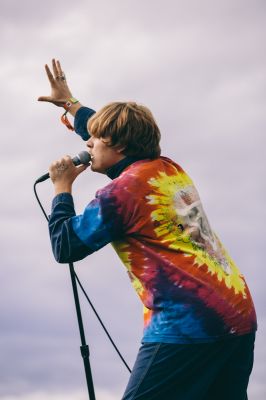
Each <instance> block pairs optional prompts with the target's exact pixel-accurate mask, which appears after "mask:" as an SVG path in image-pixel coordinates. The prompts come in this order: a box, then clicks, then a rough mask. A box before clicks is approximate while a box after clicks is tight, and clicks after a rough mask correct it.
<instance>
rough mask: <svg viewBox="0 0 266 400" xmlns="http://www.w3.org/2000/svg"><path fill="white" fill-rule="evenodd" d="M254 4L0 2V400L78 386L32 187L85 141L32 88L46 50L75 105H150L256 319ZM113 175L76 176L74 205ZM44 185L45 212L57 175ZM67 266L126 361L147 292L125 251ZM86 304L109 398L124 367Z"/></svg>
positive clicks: (74, 341) (260, 155)
mask: <svg viewBox="0 0 266 400" xmlns="http://www.w3.org/2000/svg"><path fill="white" fill-rule="evenodd" d="M264 16H265V2H264V1H261V0H252V1H251V0H245V1H243V0H241V1H240V0H236V1H234V2H231V1H229V0H226V1H223V2H221V1H213V0H208V1H207V0H203V1H201V2H200V3H199V2H198V1H196V0H194V1H192V0H190V1H189V0H188V1H186V2H184V1H174V0H172V1H170V0H166V1H161V0H155V1H152V2H151V1H146V2H137V3H136V4H134V7H133V6H132V2H130V1H127V0H126V1H125V0H124V1H122V0H116V1H112V2H111V3H110V2H106V1H103V0H101V1H97V2H96V3H95V2H92V1H78V2H76V3H75V4H74V3H73V2H72V1H71V2H70V1H69V2H68V1H67V0H64V1H62V0H58V1H57V2H55V3H53V2H51V1H50V0H47V1H46V2H36V1H34V0H31V1H30V0H25V1H23V2H17V1H13V0H8V1H7V0H6V1H5V0H3V1H2V2H1V17H0V18H1V54H2V62H1V65H0V77H1V98H2V101H3V106H2V107H3V108H2V109H3V113H2V115H1V128H2V134H1V138H0V140H1V149H2V150H3V151H2V153H3V154H2V156H1V160H0V166H1V171H2V174H1V187H2V188H3V189H2V193H1V223H2V224H1V227H2V229H1V237H0V240H1V249H2V252H1V255H2V266H3V267H2V269H1V271H0V277H1V296H2V298H3V301H2V302H0V309H1V316H2V317H1V321H2V322H1V325H2V329H1V334H0V336H1V340H0V343H1V344H0V348H1V354H2V357H1V365H0V368H1V371H2V380H1V382H0V397H1V399H4V400H11V399H12V400H13V399H15V398H16V399H17V398H18V399H22V400H24V398H27V400H35V399H36V400H39V399H40V400H41V399H42V398H51V399H52V400H54V399H56V400H60V399H61V398H63V397H64V399H68V398H75V399H80V400H82V399H83V397H84V396H86V394H85V393H83V392H82V391H80V389H79V388H80V387H82V388H84V386H85V385H84V376H83V366H82V360H81V359H80V355H79V349H78V347H79V337H78V328H77V322H76V316H75V309H74V305H73V298H72V292H71V286H70V280H69V273H68V270H67V269H66V268H65V266H61V265H57V264H56V263H55V261H54V260H53V257H52V254H51V249H50V244H49V238H48V232H47V225H46V222H45V220H44V218H43V216H42V214H41V212H40V210H39V208H38V206H37V204H36V201H35V199H34V196H33V191H32V184H33V182H34V180H35V179H36V178H37V177H38V176H40V175H42V174H43V173H45V172H46V171H47V169H48V166H49V163H50V162H51V161H53V160H54V159H57V158H59V157H61V155H63V154H71V155H75V154H76V153H78V152H79V151H80V150H82V149H83V148H84V146H85V143H84V142H82V141H81V140H79V139H78V138H77V137H75V135H73V134H72V133H70V132H68V131H66V130H65V128H64V127H63V126H62V125H61V124H60V121H59V119H60V115H61V109H59V108H56V107H53V106H52V105H50V104H44V103H38V102H37V101H36V99H37V97H38V96H40V95H45V94H49V88H48V82H47V79H46V76H45V74H44V64H45V63H47V62H49V61H50V60H51V58H52V57H58V58H60V59H61V61H62V64H63V66H64V68H65V72H66V75H67V78H68V81H69V82H70V85H71V87H72V88H73V94H74V95H75V96H76V97H77V98H79V99H80V100H81V101H82V102H83V103H84V104H86V105H89V106H92V107H95V109H99V108H100V107H101V106H102V105H104V104H105V103H106V102H109V101H112V100H117V99H119V100H125V99H132V100H136V101H138V102H141V103H144V104H146V105H148V106H149V107H150V108H151V110H152V112H153V114H154V115H155V118H156V120H157V121H158V124H159V126H160V128H161V131H162V148H163V153H164V154H165V155H168V156H170V157H172V158H174V159H175V160H176V161H177V162H178V163H180V165H181V166H182V167H183V168H184V169H185V170H186V171H187V172H188V173H189V174H190V175H191V177H192V179H193V181H194V182H195V184H196V186H197V187H198V190H199V193H200V195H201V197H202V200H203V204H204V207H205V209H206V211H207V215H208V217H209V220H210V222H211V225H212V226H213V228H214V229H215V231H217V233H218V235H219V236H220V237H221V238H222V241H223V242H224V243H225V245H226V247H228V249H229V252H230V254H232V256H233V258H234V259H235V261H236V262H237V264H238V265H239V266H240V269H241V270H242V271H243V272H244V274H245V276H246V277H247V280H248V283H249V285H250V288H251V290H252V293H253V296H254V299H255V303H256V306H257V309H258V315H259V322H260V321H261V320H262V321H263V320H264V318H265V310H264V308H265V307H264V303H265V297H264V284H263V282H264V280H265V279H264V278H265V270H264V267H263V266H264V260H263V254H264V252H263V243H264V242H263V238H264V237H265V228H264V223H263V221H264V220H265V218H264V217H265V211H264V209H265V207H264V198H265V185H263V179H262V174H263V171H264V170H265V154H264V149H265V127H266V117H265V111H264V109H265V90H264V88H265V64H266V55H265V51H264V47H265V43H264V37H265V17H264ZM107 182H108V179H107V178H106V177H104V176H101V175H97V174H93V173H91V172H90V171H87V172H86V173H84V174H82V175H81V176H80V177H79V178H78V180H77V182H75V186H74V196H75V204H76V209H77V212H82V210H83V208H84V207H85V205H86V204H87V202H88V201H89V200H90V199H91V198H93V196H94V194H95V192H96V190H97V189H98V188H100V187H103V186H104V185H105V184H106V183H107ZM38 193H39V195H40V198H41V200H42V202H43V204H44V206H45V209H46V210H47V211H48V213H49V209H50V202H51V199H52V197H53V188H52V185H51V183H50V182H49V181H47V182H45V183H43V184H42V185H39V186H38ZM76 268H77V271H78V273H79V275H80V277H81V280H82V282H84V286H85V287H86V289H87V290H88V293H89V295H90V296H91V298H92V300H93V301H94V302H95V303H96V305H97V309H99V313H100V315H102V316H103V319H104V321H106V324H107V326H108V327H110V330H111V331H112V333H113V334H114V337H115V340H116V341H117V342H118V344H119V347H121V351H122V353H123V354H125V357H126V359H127V360H128V362H129V363H130V365H132V364H133V362H134V358H135V355H136V352H137V349H138V345H139V342H140V338H141V333H142V316H141V305H140V303H139V300H138V299H137V297H136V296H135V294H134V292H133V289H132V288H131V286H130V282H129V280H128V278H127V276H126V273H125V270H124V269H123V267H122V265H121V264H120V261H119V260H118V258H117V257H116V255H115V254H113V252H112V249H111V248H110V247H109V246H108V247H106V248H105V249H102V250H101V252H99V253H95V254H93V255H92V256H90V257H89V258H87V259H86V260H84V261H82V262H80V263H79V264H77V266H76ZM81 298H82V296H81ZM121 299H122V300H121ZM81 302H82V309H83V310H84V311H83V313H84V322H85V326H86V331H88V341H89V343H90V345H91V350H92V362H93V375H94V376H95V382H96V388H97V392H98V393H99V395H98V396H101V397H99V398H100V400H101V398H102V400H112V399H113V398H118V395H117V394H118V393H119V394H121V393H122V392H123V388H124V387H125V385H126V383H127V380H128V372H127V371H126V370H125V368H124V366H123V365H121V362H120V360H118V358H117V356H116V354H115V353H114V352H113V350H112V348H111V347H110V346H109V343H108V342H107V341H106V338H105V336H104V334H103V332H102V330H101V328H100V327H99V325H98V322H97V321H96V320H95V317H94V316H92V313H91V311H89V309H88V308H87V305H86V303H85V301H84V300H83V299H82V300H81ZM121 316H122V317H121ZM259 325H260V330H259V332H258V345H257V359H256V363H255V369H254V372H253V375H252V379H251V383H250V393H251V394H252V396H253V397H254V400H257V399H258V400H259V399H260V398H263V395H264V394H265V387H266V386H265V382H264V378H263V371H264V365H265V358H266V355H265V348H266V347H265V345H264V341H263V338H264V336H265V329H266V327H265V324H264V323H262V324H261V323H259ZM14 359H16V362H15V363H14ZM66 377H67V382H66ZM66 384H67V393H63V389H64V390H65V385H66ZM40 388H42V389H43V392H39V390H40ZM61 391H62V393H61ZM84 391H85V388H84ZM60 393H61V394H60ZM8 396H9V397H8ZM12 396H13V397H12ZM23 396H24V398H23ZM60 396H61V397H60ZM98 396H97V399H98ZM253 397H252V398H253ZM84 398H85V397H84Z"/></svg>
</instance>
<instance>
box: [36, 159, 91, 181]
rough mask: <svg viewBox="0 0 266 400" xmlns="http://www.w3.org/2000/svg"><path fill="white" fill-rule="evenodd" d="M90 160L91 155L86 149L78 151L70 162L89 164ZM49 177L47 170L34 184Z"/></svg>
mask: <svg viewBox="0 0 266 400" xmlns="http://www.w3.org/2000/svg"><path fill="white" fill-rule="evenodd" d="M90 161H91V155H90V154H89V153H88V152H87V151H81V152H80V153H78V155H77V156H75V157H73V158H72V162H73V164H74V165H76V166H77V165H80V164H84V165H87V164H89V162H90ZM49 178H50V174H49V172H47V173H46V174H44V175H42V176H40V178H38V179H37V181H36V182H35V184H36V183H40V182H43V181H46V179H49Z"/></svg>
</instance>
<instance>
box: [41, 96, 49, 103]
mask: <svg viewBox="0 0 266 400" xmlns="http://www.w3.org/2000/svg"><path fill="white" fill-rule="evenodd" d="M38 101H49V102H50V103H51V102H52V97H50V96H40V97H38Z"/></svg>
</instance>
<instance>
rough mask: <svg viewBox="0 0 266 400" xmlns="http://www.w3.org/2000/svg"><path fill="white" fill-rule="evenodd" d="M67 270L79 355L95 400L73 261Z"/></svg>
mask: <svg viewBox="0 0 266 400" xmlns="http://www.w3.org/2000/svg"><path fill="white" fill-rule="evenodd" d="M69 270H70V276H71V282H72V289H73V293H74V299H75V305H76V311H77V318H78V324H79V333H80V339H81V346H80V351H81V356H82V358H83V363H84V368H85V375H86V380H87V387H88V392H89V399H90V400H95V393H94V387H93V381H92V374H91V367H90V360H89V356H90V351H89V346H88V345H87V344H86V339H85V334H84V328H83V322H82V316H81V311H80V304H79V296H78V290H77V282H76V277H75V271H74V265H73V263H69Z"/></svg>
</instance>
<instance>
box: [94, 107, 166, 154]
mask: <svg viewBox="0 0 266 400" xmlns="http://www.w3.org/2000/svg"><path fill="white" fill-rule="evenodd" d="M88 131H89V134H91V135H92V136H95V137H99V138H108V139H110V142H109V144H108V145H109V146H112V147H120V148H121V149H123V150H122V153H123V154H125V155H127V156H136V157H140V158H142V157H143V158H151V159H154V158H157V157H159V156H160V154H161V148H160V145H159V142H160V139H161V134H160V130H159V128H158V126H157V124H156V122H155V120H154V117H153V115H152V113H151V111H150V110H149V109H148V108H147V107H145V106H143V105H139V104H137V103H135V102H112V103H109V104H107V105H106V106H104V107H103V108H102V109H101V110H99V111H98V112H97V113H95V114H94V115H93V116H92V117H91V118H90V119H89V121H88Z"/></svg>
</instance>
